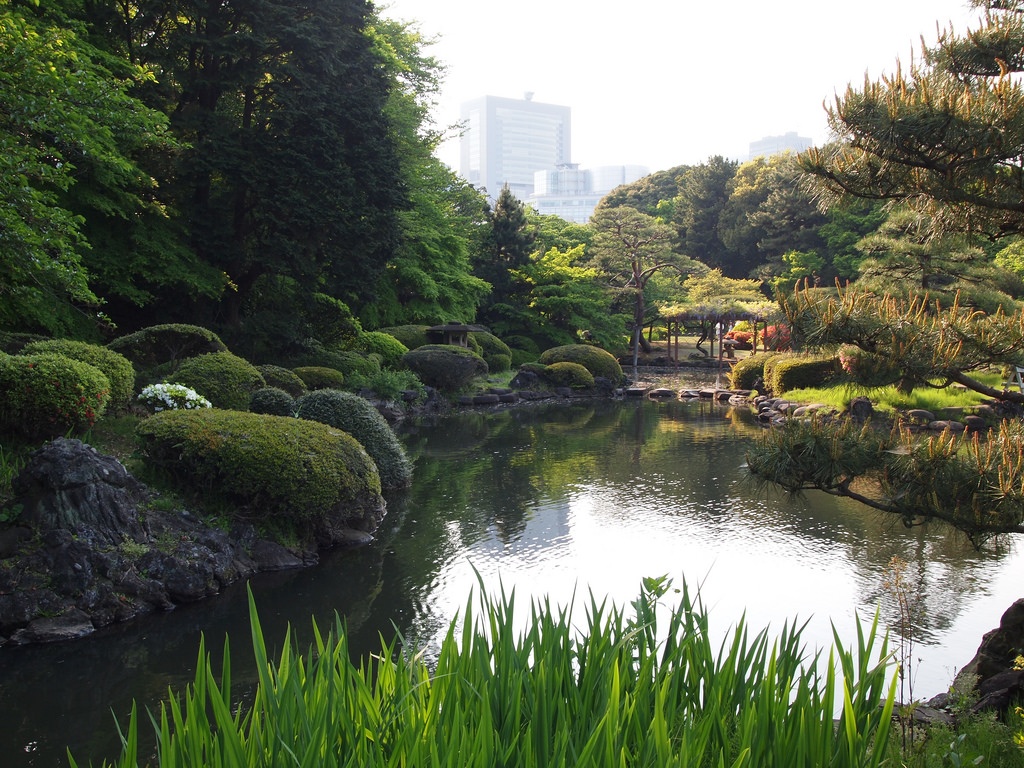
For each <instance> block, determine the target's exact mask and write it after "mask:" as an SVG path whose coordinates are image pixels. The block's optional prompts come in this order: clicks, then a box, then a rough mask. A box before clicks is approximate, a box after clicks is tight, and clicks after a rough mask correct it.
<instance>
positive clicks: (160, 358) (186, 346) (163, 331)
mask: <svg viewBox="0 0 1024 768" xmlns="http://www.w3.org/2000/svg"><path fill="white" fill-rule="evenodd" d="M107 348H108V349H112V350H114V351H115V352H117V353H119V354H122V355H124V356H125V357H127V358H128V359H129V360H130V361H131V362H132V365H134V366H135V369H136V371H137V372H139V373H140V374H142V373H147V374H148V373H150V372H152V371H153V370H154V369H156V368H163V369H164V370H166V371H167V372H169V373H173V372H174V371H176V370H177V369H178V366H179V365H180V364H181V362H182V361H183V360H187V359H188V358H190V357H198V356H199V355H206V354H209V353H211V352H227V351H228V348H227V347H226V346H225V345H224V342H222V341H221V340H220V338H219V337H218V336H217V334H215V333H214V332H213V331H210V330H207V329H206V328H201V327H200V326H198V325H186V324H184V323H172V324H167V325H152V326H150V327H148V328H143V329H142V330H139V331H136V332H135V333H130V334H128V335H127V336H121V337H120V338H117V339H114V340H113V341H111V342H110V343H109V344H107Z"/></svg>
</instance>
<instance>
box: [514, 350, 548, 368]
mask: <svg viewBox="0 0 1024 768" xmlns="http://www.w3.org/2000/svg"><path fill="white" fill-rule="evenodd" d="M538 357H540V353H539V352H530V351H529V350H526V349H516V348H515V347H513V348H512V356H511V357H510V358H509V367H514V368H519V367H520V366H522V365H523V364H524V363H535V362H537V358H538Z"/></svg>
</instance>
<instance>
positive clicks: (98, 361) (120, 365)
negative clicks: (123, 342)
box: [23, 339, 135, 411]
mask: <svg viewBox="0 0 1024 768" xmlns="http://www.w3.org/2000/svg"><path fill="white" fill-rule="evenodd" d="M23 354H26V355H34V354H56V355H63V356H64V357H70V358H71V359H72V360H78V361H80V362H83V363H88V364H89V365H92V366H95V367H96V368H99V369H100V370H101V371H103V373H104V374H105V375H106V377H107V379H108V380H109V381H110V401H109V403H108V405H107V407H108V408H110V409H111V410H116V411H123V410H126V409H127V408H128V406H129V405H130V404H131V401H132V395H133V394H134V392H135V367H134V366H133V365H132V364H131V361H129V360H128V358H127V357H125V356H124V355H122V354H120V353H118V352H115V351H114V350H112V349H108V348H107V347H101V346H99V345H98V344H89V343H87V342H84V341H73V340H71V339H48V340H46V341H33V342H32V343H30V344H26V345H25V348H24V350H23Z"/></svg>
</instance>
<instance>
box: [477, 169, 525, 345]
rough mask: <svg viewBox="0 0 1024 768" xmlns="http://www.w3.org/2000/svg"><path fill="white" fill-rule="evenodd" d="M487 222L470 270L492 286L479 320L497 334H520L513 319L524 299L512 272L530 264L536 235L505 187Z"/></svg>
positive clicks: (523, 212) (522, 210)
mask: <svg viewBox="0 0 1024 768" xmlns="http://www.w3.org/2000/svg"><path fill="white" fill-rule="evenodd" d="M487 220H488V228H487V232H486V235H485V236H484V238H483V242H482V244H481V248H480V250H479V251H478V253H477V254H476V258H475V260H474V269H473V272H474V274H475V275H476V276H477V277H479V278H481V279H482V280H485V281H487V282H488V283H490V285H491V293H490V295H489V296H488V297H487V298H486V299H485V301H484V304H483V305H482V306H481V308H480V313H479V319H480V320H481V321H482V322H484V323H486V324H487V325H489V326H490V327H491V330H492V332H494V333H496V334H498V335H503V334H508V333H511V332H519V329H516V328H515V323H514V322H513V321H512V318H513V317H514V316H515V314H516V311H517V310H516V307H517V305H519V304H521V303H522V302H523V300H524V298H525V296H524V294H523V287H522V285H521V284H519V283H517V281H516V280H515V279H514V277H513V274H512V272H513V270H518V269H522V268H523V267H524V266H526V265H527V264H529V262H530V254H531V253H533V245H534V240H535V236H534V233H533V230H532V229H531V227H530V222H529V219H528V217H527V215H526V209H525V207H524V206H523V204H522V202H520V200H519V199H518V198H517V197H516V196H515V195H514V194H512V191H511V190H510V189H509V188H508V186H505V187H503V188H502V190H501V193H500V194H499V195H498V199H497V200H496V201H495V203H494V208H493V210H491V211H490V212H489V213H488V217H487Z"/></svg>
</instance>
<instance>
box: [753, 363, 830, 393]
mask: <svg viewBox="0 0 1024 768" xmlns="http://www.w3.org/2000/svg"><path fill="white" fill-rule="evenodd" d="M838 367H839V366H838V362H837V360H836V358H835V357H834V356H832V355H827V356H822V355H781V356H780V357H779V358H778V359H777V360H776V361H775V362H774V364H773V365H772V366H771V380H770V381H768V387H769V389H771V391H772V393H774V394H775V395H781V394H783V393H785V392H789V391H790V390H793V389H805V388H807V387H821V386H827V385H828V384H829V383H831V382H832V381H833V380H834V379H835V378H836V371H837V370H838Z"/></svg>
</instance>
